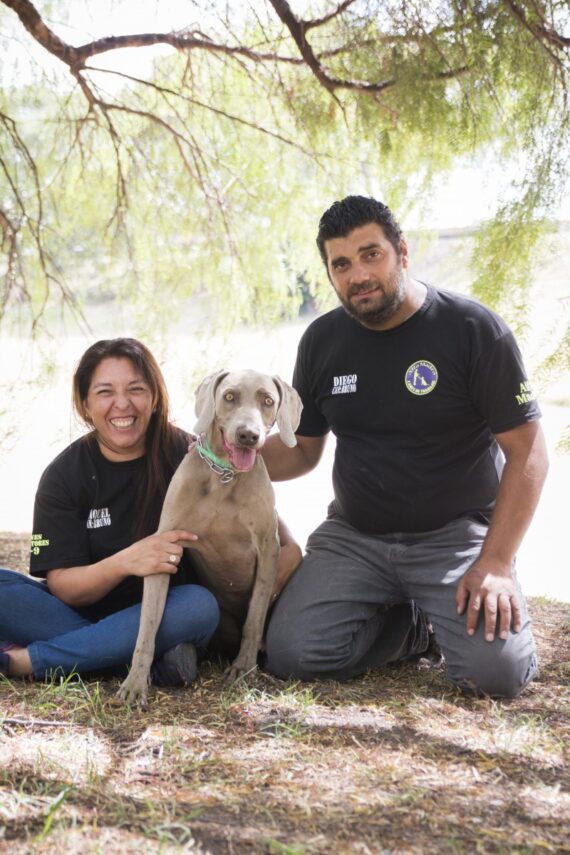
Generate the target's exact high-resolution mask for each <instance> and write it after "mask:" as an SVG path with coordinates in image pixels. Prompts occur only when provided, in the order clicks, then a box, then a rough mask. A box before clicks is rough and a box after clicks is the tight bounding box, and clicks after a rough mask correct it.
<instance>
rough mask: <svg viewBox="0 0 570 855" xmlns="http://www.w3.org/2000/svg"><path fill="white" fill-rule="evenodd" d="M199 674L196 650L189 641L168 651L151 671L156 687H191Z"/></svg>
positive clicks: (155, 663)
mask: <svg viewBox="0 0 570 855" xmlns="http://www.w3.org/2000/svg"><path fill="white" fill-rule="evenodd" d="M197 674H198V665H197V656H196V648H195V647H194V645H193V644H190V642H189V641H184V642H182V644H177V645H176V647H171V648H170V650H167V651H166V653H164V654H163V655H162V656H161V657H160V659H158V660H157V661H156V662H154V664H153V666H152V671H151V679H152V683H153V684H154V685H155V686H189V685H190V684H191V683H193V682H194V680H195V679H196V676H197Z"/></svg>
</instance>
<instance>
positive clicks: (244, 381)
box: [194, 370, 302, 470]
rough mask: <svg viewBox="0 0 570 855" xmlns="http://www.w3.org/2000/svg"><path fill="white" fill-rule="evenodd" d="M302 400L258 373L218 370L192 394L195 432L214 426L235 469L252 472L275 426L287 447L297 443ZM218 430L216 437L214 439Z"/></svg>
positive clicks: (284, 385)
mask: <svg viewBox="0 0 570 855" xmlns="http://www.w3.org/2000/svg"><path fill="white" fill-rule="evenodd" d="M301 409H302V405H301V399H300V398H299V395H298V394H297V392H296V391H295V390H294V389H293V388H292V387H291V386H289V385H288V384H287V383H285V381H284V380H281V378H280V377H277V376H274V377H270V376H268V375H266V374H259V373H258V372H257V371H250V370H246V371H218V372H217V373H216V374H210V375H209V376H208V377H206V378H205V380H203V381H202V382H201V383H200V385H199V386H198V389H197V390H196V416H197V417H198V421H197V422H196V425H195V427H194V430H195V432H196V433H204V432H208V433H210V435H212V434H211V428H212V427H213V426H214V428H215V429H214V436H213V437H212V438H213V440H214V442H215V441H216V439H217V438H219V439H220V440H221V442H222V445H223V447H224V449H225V451H226V453H227V455H228V456H229V458H230V461H231V462H232V464H233V465H234V466H235V468H236V469H239V470H248V469H251V467H252V466H253V464H254V463H255V457H256V454H257V452H258V451H259V449H260V448H261V447H262V446H263V443H264V442H265V438H266V436H267V434H268V433H269V431H270V430H271V428H272V427H273V425H274V424H275V422H277V426H278V427H279V431H280V436H281V439H282V440H283V442H284V443H285V445H288V446H289V447H291V448H292V447H293V446H294V445H296V444H297V440H296V439H295V430H296V429H297V426H298V424H299V418H300V416H301ZM216 430H217V431H219V433H220V437H216V436H215V434H216Z"/></svg>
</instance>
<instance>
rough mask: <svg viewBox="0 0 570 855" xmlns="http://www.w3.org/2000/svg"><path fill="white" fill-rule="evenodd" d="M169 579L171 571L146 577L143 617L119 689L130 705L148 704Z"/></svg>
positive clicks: (120, 695) (121, 695) (121, 696)
mask: <svg viewBox="0 0 570 855" xmlns="http://www.w3.org/2000/svg"><path fill="white" fill-rule="evenodd" d="M169 582H170V576H169V575H168V573H159V574H157V575H153V576H147V577H146V578H145V580H144V588H143V598H142V606H141V621H140V626H139V634H138V637H137V643H136V647H135V652H134V654H133V661H132V665H131V669H130V671H129V674H128V676H127V678H126V679H125V680H124V681H123V683H122V684H121V687H120V689H119V692H118V696H119V699H120V700H121V701H125V702H126V703H128V704H130V705H131V706H133V705H134V704H139V705H140V706H141V707H146V702H147V694H148V685H149V682H150V667H151V665H152V660H153V659H154V640H155V637H156V633H157V631H158V627H159V626H160V622H161V620H162V615H163V613H164V604H165V603H166V597H167V594H168V584H169Z"/></svg>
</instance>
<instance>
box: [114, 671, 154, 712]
mask: <svg viewBox="0 0 570 855" xmlns="http://www.w3.org/2000/svg"><path fill="white" fill-rule="evenodd" d="M117 700H118V701H119V703H122V704H127V705H128V706H130V707H140V708H141V709H146V708H147V707H148V685H147V683H146V682H145V683H143V684H142V685H141V684H140V683H138V682H137V681H136V680H131V679H130V678H129V677H127V679H126V680H124V681H123V682H122V683H121V685H120V687H119V691H118V692H117Z"/></svg>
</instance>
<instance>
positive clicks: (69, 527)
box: [30, 436, 191, 620]
mask: <svg viewBox="0 0 570 855" xmlns="http://www.w3.org/2000/svg"><path fill="white" fill-rule="evenodd" d="M180 459H182V457H181V458H180ZM143 473H144V458H142V457H141V458H138V459H136V460H127V461H124V462H120V463H115V462H112V461H110V460H107V458H106V457H104V456H103V455H102V454H101V451H100V449H99V445H98V444H97V442H96V441H94V439H93V437H92V436H89V437H82V438H81V439H78V440H76V441H75V442H73V443H72V444H71V445H70V446H69V447H68V448H66V449H65V450H64V451H62V452H61V454H59V455H58V456H57V457H56V458H55V460H54V461H53V462H52V463H51V464H50V465H49V466H48V467H47V469H46V470H45V472H44V473H43V475H42V477H41V479H40V483H39V486H38V490H37V493H36V500H35V505H34V527H33V532H34V533H33V535H32V544H31V559H30V574H31V575H32V576H43V577H45V576H46V575H47V572H48V571H49V570H54V569H55V568H59V567H84V566H86V565H89V564H94V563H96V562H98V561H101V560H102V559H104V558H108V557H109V556H110V555H114V554H115V553H116V552H119V551H120V550H121V549H125V548H126V547H127V546H130V545H131V544H132V543H133V542H134V541H135V539H136V538H135V535H134V531H135V525H136V522H137V504H136V497H137V494H138V486H139V479H140V478H141V477H142V475H143ZM158 501H159V500H158V498H157V502H158ZM156 512H157V518H158V515H159V513H160V508H159V507H157V509H156ZM190 580H191V567H190V563H189V562H188V561H187V560H185V561H183V562H181V564H180V565H179V568H178V572H177V573H176V574H175V575H174V576H172V577H171V584H175V585H179V584H184V583H185V582H188V581H190ZM143 581H144V580H143V579H142V577H139V576H128V577H127V578H126V579H124V580H123V581H121V582H120V583H119V584H118V585H117V587H116V588H114V589H113V590H112V591H110V592H109V593H108V594H107V595H106V596H105V597H104V598H103V599H102V600H100V601H99V602H97V603H94V604H93V605H91V606H87V607H84V608H82V609H79V610H78V611H81V613H82V614H85V615H86V616H87V617H89V618H90V619H91V620H97V619H100V618H101V617H104V616H105V615H108V614H111V613H112V612H116V611H119V610H120V609H123V608H126V607H127V606H130V605H134V604H135V603H139V602H140V601H141V599H142V589H143Z"/></svg>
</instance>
